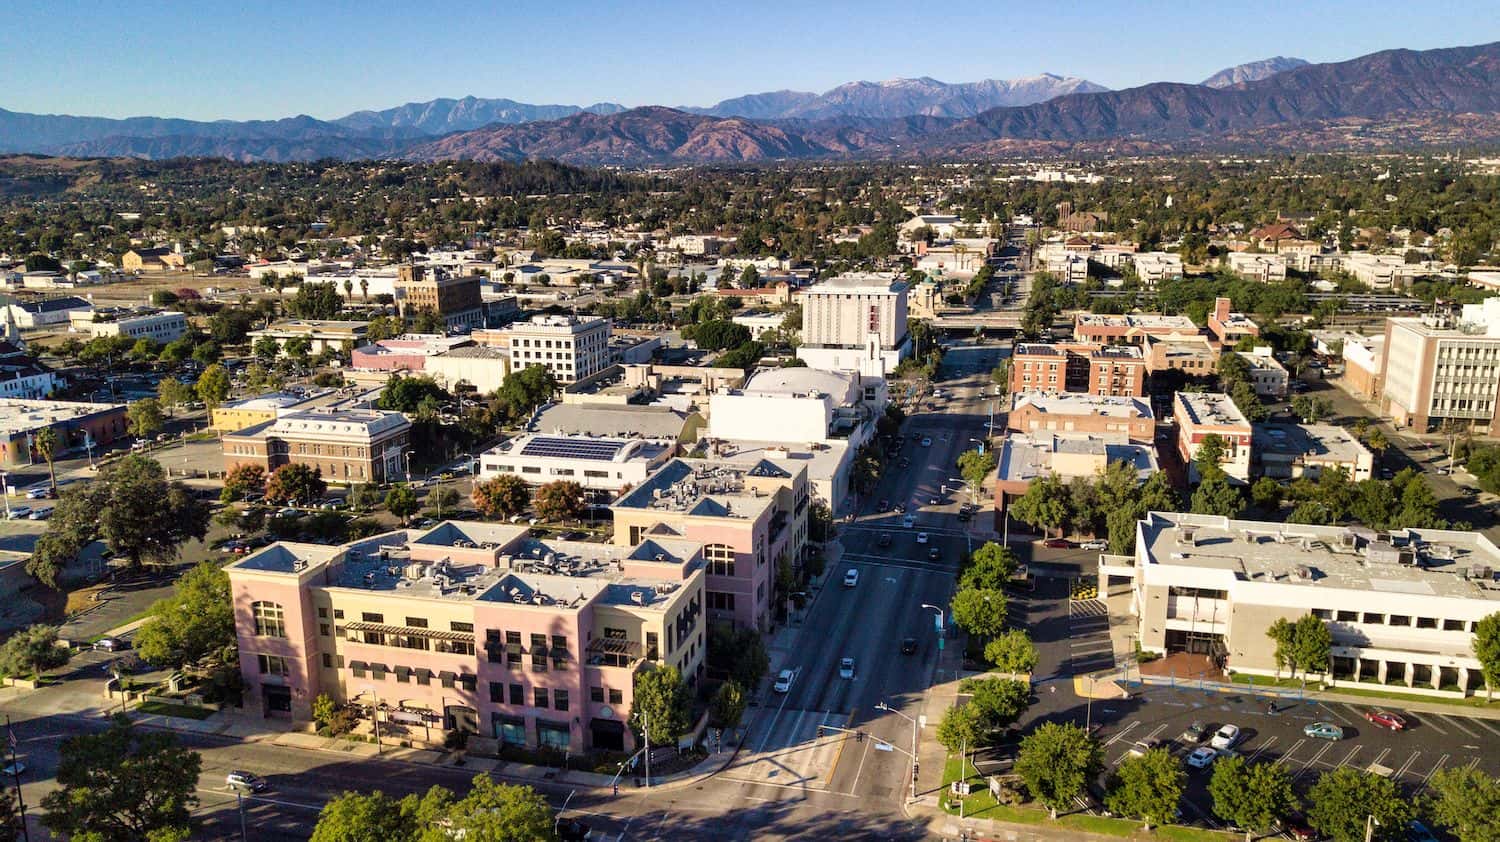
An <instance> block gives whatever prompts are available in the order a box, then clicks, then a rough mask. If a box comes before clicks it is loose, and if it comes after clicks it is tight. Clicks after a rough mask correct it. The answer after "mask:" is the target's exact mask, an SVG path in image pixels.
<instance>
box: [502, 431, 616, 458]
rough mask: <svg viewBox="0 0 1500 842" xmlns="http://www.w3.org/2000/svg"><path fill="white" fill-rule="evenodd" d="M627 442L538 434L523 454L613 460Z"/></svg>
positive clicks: (529, 442) (525, 446) (527, 445)
mask: <svg viewBox="0 0 1500 842" xmlns="http://www.w3.org/2000/svg"><path fill="white" fill-rule="evenodd" d="M625 444H626V443H625V442H621V441H610V440H607V439H569V438H558V437H556V436H536V437H534V438H532V439H531V440H530V441H528V442H526V444H525V445H524V446H523V447H522V448H521V455H522V456H555V457H558V458H562V459H592V460H594V461H597V462H609V461H612V460H613V459H614V458H615V457H616V456H617V455H619V453H620V451H621V450H623V449H625Z"/></svg>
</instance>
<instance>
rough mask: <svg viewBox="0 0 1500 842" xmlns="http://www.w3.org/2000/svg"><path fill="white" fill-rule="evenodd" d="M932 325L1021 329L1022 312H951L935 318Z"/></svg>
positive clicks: (937, 328)
mask: <svg viewBox="0 0 1500 842" xmlns="http://www.w3.org/2000/svg"><path fill="white" fill-rule="evenodd" d="M932 326H933V328H934V329H936V330H974V329H975V328H978V329H980V330H1020V329H1021V312H1020V311H1019V310H1006V311H1002V312H993V311H991V312H983V313H949V314H944V315H939V316H937V317H936V318H934V319H933V320H932Z"/></svg>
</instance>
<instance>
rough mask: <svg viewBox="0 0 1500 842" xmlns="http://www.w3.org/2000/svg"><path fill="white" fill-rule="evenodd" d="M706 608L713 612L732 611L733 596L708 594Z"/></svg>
mask: <svg viewBox="0 0 1500 842" xmlns="http://www.w3.org/2000/svg"><path fill="white" fill-rule="evenodd" d="M708 607H709V609H710V610H713V611H733V610H734V594H732V593H722V592H720V591H709V592H708Z"/></svg>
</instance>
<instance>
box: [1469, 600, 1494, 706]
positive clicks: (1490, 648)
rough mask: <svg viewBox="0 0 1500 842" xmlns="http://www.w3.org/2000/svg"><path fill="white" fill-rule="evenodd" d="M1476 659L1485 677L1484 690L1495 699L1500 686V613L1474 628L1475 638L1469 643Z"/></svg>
mask: <svg viewBox="0 0 1500 842" xmlns="http://www.w3.org/2000/svg"><path fill="white" fill-rule="evenodd" d="M1469 647H1470V648H1472V649H1473V650H1474V657H1475V659H1477V660H1478V661H1479V671H1480V674H1481V675H1483V676H1484V688H1485V692H1486V694H1487V695H1488V697H1489V698H1492V699H1493V698H1494V697H1495V687H1496V686H1500V611H1497V612H1495V613H1493V614H1487V615H1485V616H1484V617H1483V618H1481V619H1480V620H1479V622H1478V623H1477V624H1475V626H1474V637H1473V639H1472V640H1470V641H1469Z"/></svg>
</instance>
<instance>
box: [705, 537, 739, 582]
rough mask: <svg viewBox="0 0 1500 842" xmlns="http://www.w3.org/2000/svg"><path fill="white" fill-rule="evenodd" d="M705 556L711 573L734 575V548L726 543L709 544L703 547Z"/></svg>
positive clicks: (715, 574)
mask: <svg viewBox="0 0 1500 842" xmlns="http://www.w3.org/2000/svg"><path fill="white" fill-rule="evenodd" d="M703 557H704V558H705V559H707V560H708V572H709V574H710V575H714V576H733V575H734V549H733V548H731V547H728V546H725V545H724V544H708V545H707V546H705V547H704V548H703Z"/></svg>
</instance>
